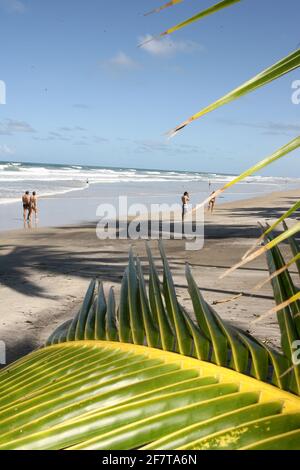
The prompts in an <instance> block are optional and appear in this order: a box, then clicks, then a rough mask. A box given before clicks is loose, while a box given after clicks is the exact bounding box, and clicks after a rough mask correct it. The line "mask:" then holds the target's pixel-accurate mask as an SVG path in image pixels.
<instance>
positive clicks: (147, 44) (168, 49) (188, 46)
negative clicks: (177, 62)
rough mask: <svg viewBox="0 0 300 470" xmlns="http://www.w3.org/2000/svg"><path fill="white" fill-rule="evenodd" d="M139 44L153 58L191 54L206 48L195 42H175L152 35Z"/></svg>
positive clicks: (140, 39)
mask: <svg viewBox="0 0 300 470" xmlns="http://www.w3.org/2000/svg"><path fill="white" fill-rule="evenodd" d="M139 44H141V47H142V49H143V50H144V51H146V52H148V53H149V54H151V55H153V56H160V57H170V56H174V55H176V54H177V53H184V54H191V53H192V52H195V51H203V50H204V47H203V46H201V44H199V43H197V42H194V41H188V40H187V41H183V40H181V41H174V40H173V39H170V38H161V39H159V38H154V37H153V36H151V35H150V34H147V35H146V36H141V37H140V38H139Z"/></svg>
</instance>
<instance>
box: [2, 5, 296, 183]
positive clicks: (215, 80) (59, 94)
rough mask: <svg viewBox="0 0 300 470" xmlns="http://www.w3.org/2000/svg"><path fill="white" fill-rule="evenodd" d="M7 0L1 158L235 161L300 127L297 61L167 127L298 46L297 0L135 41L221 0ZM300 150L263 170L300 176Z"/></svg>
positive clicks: (235, 10)
mask: <svg viewBox="0 0 300 470" xmlns="http://www.w3.org/2000/svg"><path fill="white" fill-rule="evenodd" d="M162 3H163V1H160V0H128V1H125V0H107V1H104V0H85V1H83V0H51V1H50V0H43V1H41V0H0V44H1V55H0V80H3V81H5V83H6V86H7V103H6V105H0V159H1V160H12V161H31V162H49V163H75V164H76V163H79V164H91V165H100V166H121V167H139V168H161V169H180V170H197V171H198V170H200V171H213V172H227V173H231V172H233V173H237V172H240V171H241V170H243V169H245V168H246V167H248V166H249V165H251V164H253V163H255V162H256V161H257V160H258V159H261V158H263V157H265V156H267V155H268V154H270V153H272V152H273V151H274V150H276V149H277V148H278V147H280V146H281V145H283V144H285V143H287V142H288V141H289V140H291V139H292V138H293V137H295V136H297V135H299V134H300V104H299V105H295V104H293V103H292V100H291V95H292V88H291V87H292V82H293V81H294V80H300V69H299V70H296V71H294V72H293V73H291V74H289V75H288V76H286V77H284V78H282V79H281V80H279V81H276V82H274V83H272V84H270V85H268V86H267V87H265V88H263V89H261V90H258V91H257V92H255V93H253V94H251V95H248V96H247V97H244V98H243V99H241V100H239V101H237V102H234V103H232V104H230V105H227V106H225V107H223V108H221V109H219V110H217V111H215V112H214V113H212V114H210V115H208V116H206V117H204V118H202V119H201V120H200V121H197V122H195V123H193V124H192V125H191V126H189V127H188V128H186V129H185V130H184V131H183V132H182V133H180V134H179V135H178V136H177V137H175V139H173V140H172V141H171V142H168V141H167V140H166V138H165V136H164V132H166V131H167V130H169V129H170V128H172V127H174V126H175V125H177V124H179V123H180V122H181V121H183V120H184V119H186V118H187V117H189V116H190V115H191V114H193V113H194V112H196V111H198V110H200V109H201V107H203V106H205V105H207V104H209V103H210V102H211V101H213V100H215V99H217V98H219V97H220V96H222V95H223V94H224V93H226V92H228V91H230V90H231V89H232V88H234V87H235V86H237V85H239V84H240V83H242V82H243V81H245V80H246V79H248V78H250V77H251V76H253V75H255V74H256V73H257V72H259V71H261V70H262V69H264V68H266V67H267V66H269V65H271V64H272V63H274V62H275V61H277V60H279V59H280V58H282V57H283V56H284V55H286V54H288V53H290V52H292V51H293V50H294V49H295V48H297V47H299V43H300V32H299V24H298V23H299V17H300V4H299V0H285V1H284V2H282V1H281V0H263V1H262V0H243V1H242V2H241V3H240V4H236V5H235V6H233V7H231V8H229V9H227V10H223V11H222V12H220V13H218V14H216V15H213V16H211V17H208V18H206V19H205V20H203V21H201V22H198V23H195V24H194V25H192V26H190V27H188V28H185V29H183V30H182V31H179V32H177V33H174V34H173V35H172V36H170V37H169V38H168V39H166V40H164V41H161V42H159V43H158V42H153V43H150V44H149V45H148V46H147V47H144V48H138V47H137V44H138V43H139V42H140V41H141V40H143V39H144V38H146V37H147V35H150V34H157V33H160V32H161V31H163V30H165V29H166V28H167V27H170V26H173V25H174V24H176V23H178V22H180V21H182V20H184V19H186V18H187V17H189V16H191V15H192V14H194V13H196V12H198V11H199V10H200V9H202V8H205V7H208V6H210V5H212V4H213V3H215V2H214V1H213V0H185V1H184V2H183V3H182V4H181V5H178V6H175V7H173V8H169V9H168V10H165V11H164V12H161V13H160V14H156V15H151V16H146V17H145V16H144V15H143V13H145V12H147V11H149V10H151V9H152V8H154V7H156V6H159V5H160V4H162ZM299 157H300V152H299V151H296V152H294V153H293V154H291V155H290V156H288V157H285V159H283V160H282V161H281V162H277V163H276V164H274V165H273V166H272V167H270V169H269V170H267V171H265V173H264V174H273V175H282V176H299V174H300V171H299V170H300V163H299V162H300V158H299Z"/></svg>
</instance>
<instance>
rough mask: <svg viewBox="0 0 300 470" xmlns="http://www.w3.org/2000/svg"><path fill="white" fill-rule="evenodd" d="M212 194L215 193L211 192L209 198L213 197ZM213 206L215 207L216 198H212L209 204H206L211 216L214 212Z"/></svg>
mask: <svg viewBox="0 0 300 470" xmlns="http://www.w3.org/2000/svg"><path fill="white" fill-rule="evenodd" d="M214 194H215V191H213V192H212V193H211V196H213V195H214ZM215 205H216V198H215V197H212V198H211V200H210V201H209V203H208V212H209V211H210V212H211V214H212V213H213V211H214V208H215Z"/></svg>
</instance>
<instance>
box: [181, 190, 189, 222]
mask: <svg viewBox="0 0 300 470" xmlns="http://www.w3.org/2000/svg"><path fill="white" fill-rule="evenodd" d="M181 201H182V220H184V217H185V214H186V213H187V212H188V210H189V204H188V203H189V202H190V195H189V193H188V192H187V191H186V192H185V193H184V195H183V196H182V198H181Z"/></svg>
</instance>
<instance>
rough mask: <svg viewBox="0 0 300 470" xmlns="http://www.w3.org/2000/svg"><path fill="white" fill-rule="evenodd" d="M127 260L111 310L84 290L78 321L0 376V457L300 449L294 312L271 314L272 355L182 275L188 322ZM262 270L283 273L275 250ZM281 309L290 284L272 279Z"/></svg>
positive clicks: (169, 292) (165, 266) (94, 291)
mask: <svg viewBox="0 0 300 470" xmlns="http://www.w3.org/2000/svg"><path fill="white" fill-rule="evenodd" d="M160 253H161V259H162V272H163V279H162V281H161V279H160V275H159V271H158V269H157V266H156V264H155V262H154V259H153V256H152V253H151V251H150V249H149V248H148V262H149V269H148V271H149V275H147V277H145V276H144V273H143V269H144V268H142V264H141V261H140V260H139V259H138V258H137V257H135V256H134V254H133V252H131V253H130V256H129V264H128V267H127V269H126V271H125V273H124V277H123V280H122V285H121V292H120V300H119V303H118V306H117V302H116V299H115V294H114V291H113V290H112V289H111V290H110V291H109V294H108V296H106V295H105V293H104V289H103V284H102V283H101V282H99V281H97V280H93V281H92V282H91V284H90V286H89V289H88V291H87V294H86V296H85V299H84V302H83V304H82V307H81V309H80V311H79V312H78V315H77V316H76V317H75V318H74V319H73V320H70V321H69V322H67V323H65V324H64V325H62V326H61V327H59V328H58V329H57V330H56V331H55V332H54V333H53V334H52V335H51V337H50V338H49V340H48V342H47V344H46V346H45V347H44V348H42V349H40V350H38V351H36V352H33V353H32V354H30V355H29V356H27V357H25V358H23V359H21V360H20V361H18V362H16V363H15V364H13V365H11V366H9V367H7V368H6V369H4V370H2V371H1V372H0V427H1V436H0V449H2V450H4V449H56V450H57V449H69V450H77V449H109V450H114V449H119V450H120V449H181V450H183V449H184V450H187V449H261V448H263V449H274V448H277V449H300V398H298V397H297V395H300V365H294V364H293V360H292V359H293V353H294V349H293V348H294V342H295V341H297V340H299V339H300V323H299V322H300V317H299V312H300V306H299V305H298V304H297V306H298V309H296V308H295V305H296V304H293V305H292V306H288V307H285V308H283V309H282V310H281V311H279V312H278V321H279V326H280V330H281V338H282V352H279V351H276V350H274V349H272V348H270V347H269V346H268V345H266V344H263V343H261V342H260V341H258V340H257V339H256V338H254V337H253V336H251V335H250V334H248V333H247V332H244V331H242V330H240V329H238V328H236V327H234V326H233V325H231V324H229V323H227V322H224V321H223V320H222V319H221V318H220V316H219V315H218V314H217V312H216V311H215V310H213V308H212V307H211V306H210V305H209V304H208V303H207V302H206V301H205V299H204V298H203V296H202V294H201V292H200V291H199V289H198V287H197V285H196V282H195V280H194V278H193V274H192V272H191V269H190V267H189V266H187V267H186V279H187V283H188V290H189V294H190V298H191V304H192V306H193V311H192V314H190V313H188V312H187V311H186V310H185V309H184V308H183V307H182V305H181V304H180V303H179V301H178V298H177V295H176V289H175V284H174V281H173V278H172V275H171V271H170V267H169V263H168V260H167V258H166V255H165V252H164V248H163V245H160ZM268 263H269V268H270V271H271V272H273V271H274V270H276V269H278V268H279V267H280V266H282V265H284V260H283V258H282V255H281V253H280V252H279V249H278V248H277V247H275V248H273V249H272V250H270V251H269V252H268ZM272 285H273V289H274V295H275V300H276V302H277V303H278V304H280V303H281V302H282V301H283V300H284V299H286V298H288V296H290V295H291V294H292V293H293V292H294V290H295V286H294V284H293V282H292V280H291V277H290V275H289V273H288V271H287V270H285V271H284V272H283V273H282V274H280V275H279V276H277V277H276V278H274V279H272Z"/></svg>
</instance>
